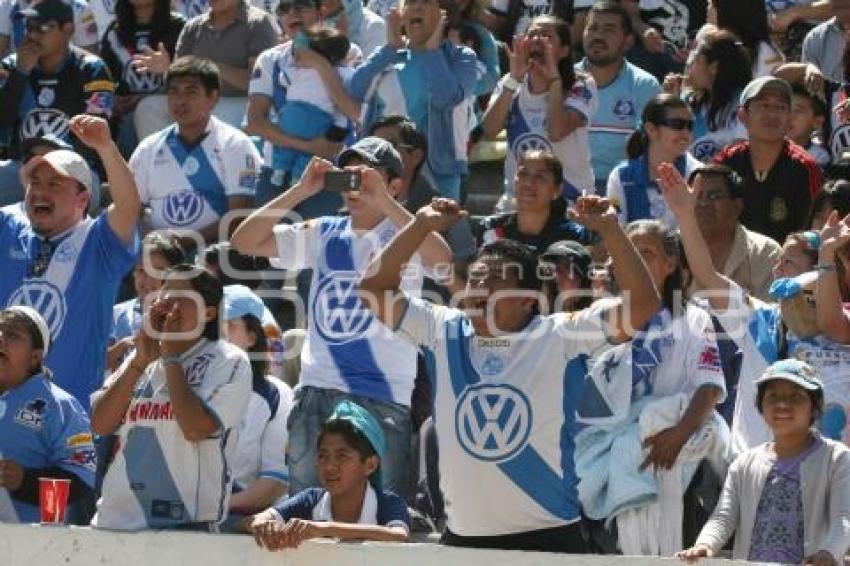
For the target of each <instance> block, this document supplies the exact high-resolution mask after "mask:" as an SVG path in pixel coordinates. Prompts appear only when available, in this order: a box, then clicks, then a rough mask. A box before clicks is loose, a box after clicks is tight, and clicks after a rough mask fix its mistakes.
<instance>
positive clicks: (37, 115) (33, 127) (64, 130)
mask: <svg viewBox="0 0 850 566" xmlns="http://www.w3.org/2000/svg"><path fill="white" fill-rule="evenodd" d="M68 129H69V127H68V115H67V114H65V113H64V112H62V111H61V110H56V109H55V108H37V109H35V110H31V111H30V112H29V113H27V115H26V116H24V119H23V120H21V139H22V140H25V139H29V138H39V137H44V136H48V135H50V134H53V135H54V136H56V137H57V138H60V139H64V138H66V137H67V136H68Z"/></svg>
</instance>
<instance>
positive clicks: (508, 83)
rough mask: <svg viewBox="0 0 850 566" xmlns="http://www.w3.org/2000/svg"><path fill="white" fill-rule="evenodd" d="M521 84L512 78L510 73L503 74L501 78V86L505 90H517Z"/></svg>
mask: <svg viewBox="0 0 850 566" xmlns="http://www.w3.org/2000/svg"><path fill="white" fill-rule="evenodd" d="M521 86H522V83H521V82H519V81H518V80H516V79H515V78H513V77H512V76H510V75H505V78H503V79H502V88H503V89H505V90H509V91H511V92H516V91H518V90H519V87H521Z"/></svg>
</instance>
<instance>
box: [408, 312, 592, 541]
mask: <svg viewBox="0 0 850 566" xmlns="http://www.w3.org/2000/svg"><path fill="white" fill-rule="evenodd" d="M604 305H605V302H597V303H596V304H594V305H593V306H592V307H590V308H588V309H585V310H584V311H582V312H581V313H579V314H566V313H559V314H555V315H552V316H537V317H534V318H533V319H532V320H531V322H530V323H529V325H528V326H527V327H526V328H525V329H524V330H523V331H522V332H520V333H515V334H508V335H504V336H499V337H497V338H481V337H478V336H476V335H475V334H474V331H473V329H472V325H471V323H470V322H469V319H468V318H467V317H466V315H464V313H463V312H462V311H459V310H457V309H452V308H447V307H441V306H434V305H432V304H429V303H427V302H425V301H422V300H419V299H416V298H412V297H409V298H408V306H407V311H406V312H405V314H404V317H403V318H402V320H401V321H400V323H399V325H398V328H397V332H398V333H399V335H400V336H403V337H404V338H406V339H407V340H409V341H410V342H411V343H412V344H415V345H417V346H419V347H421V348H422V349H423V352H424V355H425V360H426V363H427V365H428V368H429V373H430V376H431V379H432V387H433V398H434V422H435V426H436V431H437V439H438V442H439V450H440V487H441V489H442V491H443V494H444V495H445V499H446V510H447V513H448V528H449V529H450V530H451V531H452V532H453V533H455V534H457V535H461V536H495V535H503V534H510V533H520V532H527V531H533V530H538V529H546V528H551V527H559V526H563V525H567V524H570V523H572V522H575V521H578V520H579V517H580V515H579V502H578V494H577V492H576V486H577V484H578V479H577V477H576V473H575V463H574V460H573V452H574V449H575V444H574V441H573V434H572V426H573V421H574V418H575V411H576V409H577V406H578V401H579V397H580V394H581V391H582V388H583V384H584V377H585V374H586V371H587V362H588V359H589V358H590V357H591V356H594V355H596V354H598V353H599V352H601V351H602V350H604V349H607V348H606V347H607V345H608V342H607V340H606V335H605V331H604V327H603V320H602V312H603V310H602V308H603V306H604Z"/></svg>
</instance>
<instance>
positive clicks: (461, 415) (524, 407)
mask: <svg viewBox="0 0 850 566" xmlns="http://www.w3.org/2000/svg"><path fill="white" fill-rule="evenodd" d="M531 425H532V413H531V404H530V403H529V402H528V398H527V397H526V396H525V395H524V394H523V393H522V392H521V391H520V390H519V389H517V388H515V387H512V386H510V385H492V384H479V385H474V386H471V387H467V388H466V389H465V390H464V392H463V394H461V396H460V399H458V402H457V409H456V410H455V432H456V434H457V439H458V442H459V443H460V445H461V446H462V447H463V449H464V450H465V451H466V452H467V453H468V454H469V455H470V456H472V457H473V458H476V459H478V460H484V461H486V462H501V461H504V460H508V459H510V458H512V457H513V456H514V455H516V454H517V453H518V452H519V451H520V450H522V449H523V448H524V447H525V446H526V444H527V443H528V437H529V435H530V433H531Z"/></svg>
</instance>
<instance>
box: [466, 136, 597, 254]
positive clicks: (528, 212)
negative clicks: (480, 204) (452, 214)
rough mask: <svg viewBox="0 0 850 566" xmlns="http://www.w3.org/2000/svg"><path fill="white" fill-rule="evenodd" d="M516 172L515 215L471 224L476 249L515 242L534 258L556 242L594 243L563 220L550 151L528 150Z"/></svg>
mask: <svg viewBox="0 0 850 566" xmlns="http://www.w3.org/2000/svg"><path fill="white" fill-rule="evenodd" d="M518 161H519V163H518V168H517V170H516V179H515V180H514V185H515V187H516V195H517V196H516V212H509V213H504V214H494V215H492V216H486V217H484V218H481V219H477V220H476V221H474V222H473V233H474V234H475V238H476V241H477V242H478V245H479V246H480V245H481V244H488V243H490V242H494V241H496V240H502V239H508V240H515V241H517V242H520V243H522V244H525V245H527V246H528V247H529V248H531V250H532V251H533V252H534V253H535V254H540V253H542V252H543V251H544V250H545V249H546V248H547V247H549V246H550V245H551V244H553V243H555V242H557V241H559V240H575V241H578V242H580V243H582V244H590V243H593V241H594V239H595V236H594V235H593V233H592V232H591V231H590V230H588V229H587V228H586V227H584V226H582V225H580V224H578V223H577V222H574V221H573V220H571V219H569V218H567V217H566V215H565V213H566V211H567V203H566V201H565V200H564V199H563V198H562V187H563V185H564V177H563V169H561V161H560V160H559V159H558V158H557V157H556V156H555V155H554V154H553V153H551V152H549V151H540V150H529V151H526V152H525V153H522V154H520V156H519V160H518Z"/></svg>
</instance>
